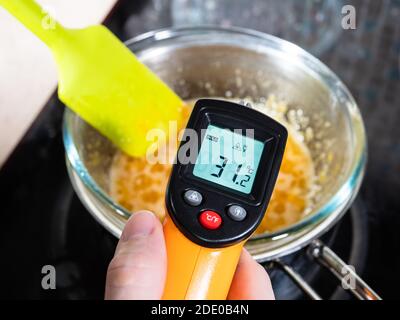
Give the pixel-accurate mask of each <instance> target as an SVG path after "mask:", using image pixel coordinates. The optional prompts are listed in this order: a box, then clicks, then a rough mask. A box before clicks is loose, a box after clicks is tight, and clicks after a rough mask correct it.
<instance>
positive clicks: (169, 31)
mask: <svg viewBox="0 0 400 320" xmlns="http://www.w3.org/2000/svg"><path fill="white" fill-rule="evenodd" d="M207 32H208V33H217V34H220V35H221V34H231V35H236V36H239V35H241V36H247V37H250V38H253V40H254V39H260V40H263V41H266V42H270V43H272V44H275V45H276V48H275V49H282V48H284V49H286V51H285V54H290V55H294V56H295V57H296V58H298V59H301V61H302V62H305V63H306V66H307V64H311V65H314V66H317V67H318V72H317V73H316V75H318V77H319V78H320V79H321V80H322V81H323V82H324V83H325V84H326V85H327V87H328V89H329V91H330V92H334V90H333V89H335V90H337V91H338V92H339V91H340V93H341V95H342V96H343V97H344V99H345V100H346V101H347V102H346V104H347V108H346V110H347V111H348V112H349V113H350V115H349V118H350V121H355V119H357V120H358V126H357V128H356V129H357V130H358V131H359V132H358V133H359V134H358V136H356V135H354V134H353V137H354V136H356V138H358V140H360V141H359V148H358V150H356V151H355V156H354V158H353V159H352V162H351V165H350V169H349V173H348V176H347V178H346V180H345V182H344V183H343V184H342V185H341V186H340V187H339V188H338V189H337V190H336V192H335V193H334V194H333V195H332V196H331V198H330V199H329V201H327V202H326V203H325V204H324V205H323V206H321V207H320V208H318V210H316V212H315V213H314V214H311V213H310V214H309V215H308V216H306V217H304V218H303V219H302V220H300V221H298V222H296V223H294V224H292V225H290V226H288V227H285V228H282V229H279V230H277V231H274V232H270V233H264V234H260V235H256V236H253V237H252V238H251V239H250V241H258V240H265V239H274V238H279V239H282V238H285V237H288V236H289V235H290V234H293V233H298V232H301V231H302V230H304V229H305V228H307V227H308V226H310V225H317V224H318V223H319V222H321V221H322V220H323V219H324V218H326V217H328V216H330V215H331V214H333V213H334V212H335V209H336V208H338V207H342V208H343V207H346V208H347V207H348V205H349V203H350V202H351V201H352V200H354V197H355V194H357V192H358V189H359V186H360V184H361V181H362V179H363V176H364V172H365V166H366V161H367V141H366V134H365V127H364V123H363V120H362V117H361V113H360V111H359V108H358V106H357V103H356V101H355V100H354V98H353V96H352V95H351V93H350V91H349V90H348V88H347V87H346V85H345V84H344V83H343V82H342V81H341V80H340V79H339V77H338V76H337V75H336V74H335V73H334V72H333V71H332V70H331V69H330V68H329V67H327V66H326V65H325V64H324V63H323V62H321V61H320V60H319V59H318V58H316V57H314V56H313V55H311V54H310V53H308V52H307V51H305V50H304V49H302V48H300V47H299V46H297V45H295V44H293V43H291V42H289V41H286V40H284V39H281V38H278V37H275V36H272V35H269V34H266V33H263V32H259V31H255V30H251V29H246V28H240V27H227V28H226V27H217V26H209V25H205V26H196V27H172V28H164V29H159V30H154V31H150V32H147V33H144V34H141V35H139V36H137V37H134V38H132V39H130V40H128V41H126V42H125V44H126V45H127V47H129V48H130V49H133V51H134V52H135V50H142V49H143V47H146V46H148V43H150V44H154V43H157V42H158V41H162V40H171V39H174V38H179V37H184V36H195V35H204V33H207ZM264 46H265V45H264ZM132 47H136V48H132ZM288 51H289V53H288ZM307 67H308V68H310V66H309V65H308V66H307ZM310 71H312V72H315V70H313V69H312V68H311V70H310ZM328 83H330V84H331V85H333V86H334V88H331V87H330V86H329V85H328ZM73 116H75V114H74V113H73V112H72V111H71V110H69V109H68V108H66V109H65V113H64V119H63V141H64V147H65V149H66V154H67V158H68V160H69V162H70V163H71V164H72V167H73V169H74V171H75V172H76V173H77V174H78V176H79V177H80V179H81V180H82V181H83V182H84V184H85V185H86V186H87V187H88V188H89V189H90V190H93V191H94V193H95V194H96V195H97V196H98V197H99V198H100V199H101V200H102V201H103V202H104V203H105V204H106V205H107V206H108V207H110V208H112V209H113V210H115V211H116V212H117V213H118V214H119V215H121V216H122V217H123V218H126V219H127V218H129V217H130V215H131V212H129V211H128V210H127V209H125V208H124V207H122V206H121V205H119V204H118V203H116V202H114V201H113V200H112V199H111V197H109V196H108V195H107V193H106V192H105V191H104V190H103V189H102V188H101V187H100V186H99V185H98V184H97V183H96V182H95V180H94V179H93V177H92V176H91V175H90V173H89V172H88V170H87V169H86V167H85V165H84V163H83V162H82V161H81V159H80V157H79V153H78V150H77V148H76V146H75V144H74V141H73V138H72V135H71V134H70V131H69V125H70V121H71V120H72V118H73ZM351 129H352V130H354V127H352V128H351ZM340 211H344V210H343V209H341V210H340ZM342 214H344V212H336V215H337V216H338V217H337V219H332V220H334V221H337V220H338V219H339V218H340V217H341V215H342Z"/></svg>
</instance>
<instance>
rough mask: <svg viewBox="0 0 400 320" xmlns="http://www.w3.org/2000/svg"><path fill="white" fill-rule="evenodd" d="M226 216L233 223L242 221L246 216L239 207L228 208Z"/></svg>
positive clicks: (244, 211)
mask: <svg viewBox="0 0 400 320" xmlns="http://www.w3.org/2000/svg"><path fill="white" fill-rule="evenodd" d="M228 216H229V217H230V218H231V219H233V220H235V221H243V220H244V218H246V216H247V212H246V210H244V209H243V208H242V207H241V206H236V205H235V206H230V207H229V209H228Z"/></svg>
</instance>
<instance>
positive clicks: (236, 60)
mask: <svg viewBox="0 0 400 320" xmlns="http://www.w3.org/2000/svg"><path fill="white" fill-rule="evenodd" d="M127 46H128V47H129V49H130V50H132V51H133V52H134V53H135V54H136V55H137V57H138V58H139V59H140V60H141V61H142V62H143V63H145V64H146V65H147V66H149V67H150V68H151V69H152V70H153V71H154V72H155V73H156V74H157V75H158V76H160V77H161V78H162V79H163V80H164V81H165V82H166V83H167V84H168V85H169V86H170V87H171V88H173V89H174V90H175V91H176V92H177V93H178V94H179V95H180V96H181V97H182V98H183V99H196V98H200V97H210V96H211V97H226V98H231V97H235V98H240V99H246V98H248V97H251V98H252V100H254V101H263V99H264V100H265V98H266V97H268V96H269V95H271V94H273V95H275V96H276V97H277V99H279V100H284V101H286V102H287V104H288V110H287V112H286V116H287V117H288V119H289V120H290V118H291V117H292V118H293V117H296V115H299V114H301V116H302V117H303V119H307V121H306V122H307V127H310V128H311V129H312V131H313V132H314V139H312V141H309V142H307V145H308V148H309V149H310V152H311V156H312V158H313V161H314V164H315V170H316V175H317V176H318V177H322V179H321V181H320V182H319V188H318V190H317V191H316V192H315V194H314V196H313V204H312V207H311V208H310V209H309V212H308V213H307V215H305V216H304V218H303V219H302V220H300V221H299V222H297V223H295V224H293V225H291V226H289V227H287V228H285V229H282V230H278V231H276V232H272V233H265V234H262V235H257V236H255V237H253V238H251V239H250V240H249V241H248V243H247V248H248V250H249V251H250V252H251V253H252V254H253V256H254V257H255V258H256V259H257V260H259V261H265V260H269V259H272V258H276V257H279V256H282V255H285V254H288V253H290V252H293V251H295V250H298V249H299V248H301V247H303V246H305V245H306V244H308V243H309V242H310V241H312V240H313V239H315V238H316V237H318V236H320V235H321V234H322V233H324V232H326V231H327V230H328V229H329V228H330V227H331V226H332V225H333V224H334V223H335V222H337V221H338V220H339V219H340V218H341V217H342V216H343V214H344V213H345V211H346V210H347V208H348V207H349V206H350V205H351V203H352V201H353V200H354V197H355V196H356V194H357V191H358V189H359V186H360V184H361V181H362V178H363V174H364V169H365V163H366V138H365V130H364V125H363V121H362V118H361V115H360V112H359V109H358V107H357V104H356V102H355V101H354V99H353V97H352V96H351V94H350V93H349V91H348V89H347V88H346V87H345V85H344V84H343V83H342V82H341V81H340V80H339V79H338V77H337V76H336V75H335V74H334V73H333V72H332V71H331V70H330V69H329V68H327V67H326V66H325V65H324V64H323V63H322V62H321V61H319V60H318V59H316V58H314V57H313V56H312V55H310V54H309V53H307V52H306V51H304V50H302V49H301V48H299V47H297V46H296V45H294V44H292V43H290V42H287V41H284V40H282V39H279V38H276V37H274V36H270V35H267V34H263V33H260V32H256V31H251V30H247V29H241V28H218V27H194V28H178V29H165V30H160V31H154V32H150V33H146V34H144V35H141V36H139V37H136V38H134V39H132V40H130V41H128V42H127ZM238 76H240V85H238V81H237V78H238ZM148 112H151V111H149V110H143V115H139V116H143V117H145V116H146V113H148ZM299 123H300V126H301V122H299ZM63 126H64V127H63V135H64V145H65V150H66V161H67V168H68V172H69V175H70V178H71V181H72V184H73V186H74V189H75V191H76V193H77V194H78V196H79V198H80V199H81V201H82V202H83V204H84V205H85V206H86V208H87V209H88V210H89V212H90V213H91V214H92V215H93V217H94V218H95V219H96V220H97V221H98V222H99V223H101V224H102V225H103V226H104V227H105V228H107V229H108V230H109V231H110V232H111V233H112V234H114V235H115V236H117V237H119V236H120V234H121V231H122V229H123V227H124V225H125V222H126V219H127V218H129V216H130V212H129V211H128V210H127V209H125V208H124V207H122V206H121V205H119V204H118V203H116V202H115V201H114V200H113V199H112V198H111V197H110V196H109V183H110V181H109V172H110V170H109V169H110V166H111V163H112V159H113V156H114V154H115V152H116V148H115V147H114V145H113V144H112V143H111V142H109V141H108V140H107V139H106V138H104V137H103V136H101V135H100V134H99V133H98V132H97V131H96V130H94V129H93V128H92V127H90V126H89V125H88V124H87V123H85V122H84V121H83V120H82V119H81V118H79V117H78V116H77V115H76V114H74V113H73V112H72V111H70V110H69V109H66V111H65V115H64V124H63ZM300 129H301V128H300Z"/></svg>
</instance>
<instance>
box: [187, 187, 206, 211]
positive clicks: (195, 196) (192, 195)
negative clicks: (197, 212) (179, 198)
mask: <svg viewBox="0 0 400 320" xmlns="http://www.w3.org/2000/svg"><path fill="white" fill-rule="evenodd" d="M183 199H185V202H186V203H187V204H188V205H190V206H193V207H197V206H199V205H200V203H201V202H202V201H203V197H202V195H201V193H200V192H197V191H195V190H188V191H186V192H185V194H184V195H183Z"/></svg>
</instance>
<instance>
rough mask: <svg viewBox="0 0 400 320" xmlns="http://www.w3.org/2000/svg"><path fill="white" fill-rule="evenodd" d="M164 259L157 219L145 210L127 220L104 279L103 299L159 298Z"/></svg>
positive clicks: (163, 280) (161, 290) (165, 262)
mask: <svg viewBox="0 0 400 320" xmlns="http://www.w3.org/2000/svg"><path fill="white" fill-rule="evenodd" d="M166 268H167V260H166V250H165V242H164V235H163V230H162V226H161V223H160V221H159V220H158V219H157V218H156V217H155V216H154V215H153V214H152V213H151V212H149V211H140V212H137V213H135V214H134V215H133V216H132V217H131V218H130V219H129V220H128V222H127V224H126V226H125V228H124V231H123V232H122V235H121V239H120V241H119V243H118V246H117V249H116V251H115V255H114V258H113V259H112V261H111V263H110V265H109V267H108V271H107V280H106V290H105V298H106V299H124V300H128V299H129V300H143V299H146V300H147V299H149V300H153V299H161V297H162V294H163V290H164V284H165V276H166Z"/></svg>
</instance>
